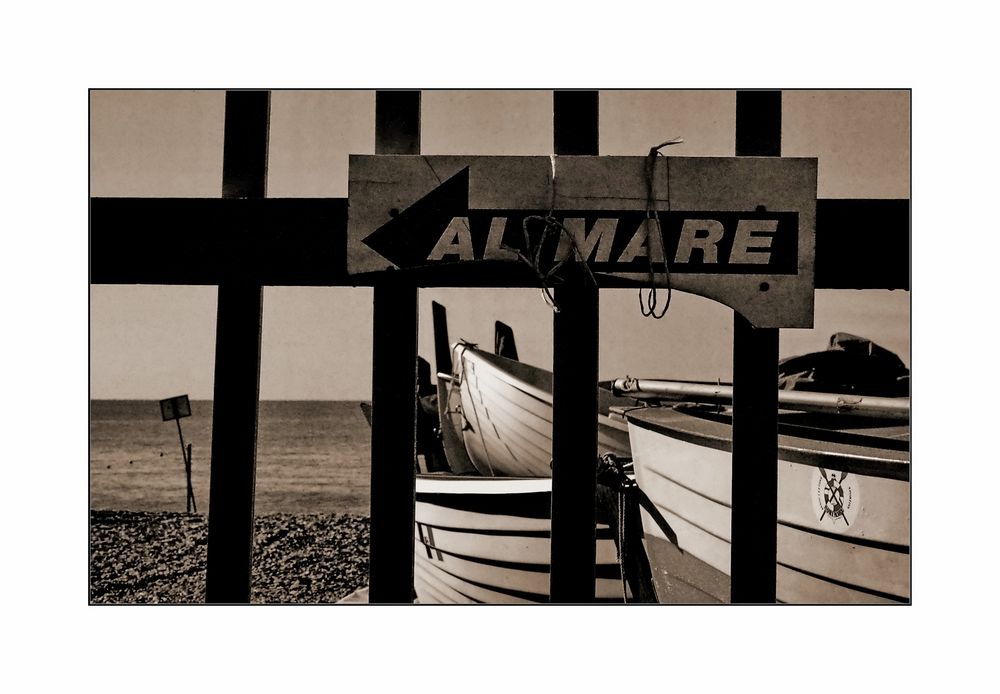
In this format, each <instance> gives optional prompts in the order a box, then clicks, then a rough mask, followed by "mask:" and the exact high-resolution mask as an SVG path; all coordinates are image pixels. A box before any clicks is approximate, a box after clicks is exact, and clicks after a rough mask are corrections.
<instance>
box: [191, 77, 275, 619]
mask: <svg viewBox="0 0 1000 694" xmlns="http://www.w3.org/2000/svg"><path fill="white" fill-rule="evenodd" d="M269 110H270V94H269V93H268V92H227V93H226V121H225V142H224V150H223V165H222V196H223V197H224V198H263V197H264V194H265V181H266V176H267V134H268V120H269ZM261 306H262V296H261V286H260V285H259V284H258V283H257V282H256V280H255V279H253V278H246V277H242V276H240V269H239V268H233V269H232V274H231V276H229V277H227V278H225V279H223V280H222V281H221V282H220V283H219V299H218V316H217V320H216V332H215V393H214V396H213V397H214V400H213V409H212V463H211V466H212V467H211V486H210V489H209V504H208V505H209V516H208V568H207V571H206V586H205V599H206V601H207V602H210V603H248V602H250V573H251V562H252V557H253V496H254V475H255V467H256V455H257V400H258V395H259V390H258V389H259V384H260V335H261Z"/></svg>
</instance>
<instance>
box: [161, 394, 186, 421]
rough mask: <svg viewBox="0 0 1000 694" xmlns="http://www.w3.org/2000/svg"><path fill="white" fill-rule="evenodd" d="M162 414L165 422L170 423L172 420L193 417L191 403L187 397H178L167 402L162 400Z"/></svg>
mask: <svg viewBox="0 0 1000 694" xmlns="http://www.w3.org/2000/svg"><path fill="white" fill-rule="evenodd" d="M160 414H161V415H163V421H164V422H169V421H170V420H171V419H181V418H182V417H190V416H191V402H190V401H189V400H188V396H187V395H178V396H176V397H173V398H167V399H166V400H160Z"/></svg>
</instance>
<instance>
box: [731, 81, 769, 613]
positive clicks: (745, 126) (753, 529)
mask: <svg viewBox="0 0 1000 694" xmlns="http://www.w3.org/2000/svg"><path fill="white" fill-rule="evenodd" d="M736 156H765V157H780V156H781V92H769V91H752V92H737V94H736ZM733 315H734V322H733V488H732V500H733V512H732V550H731V574H730V575H731V578H732V584H731V586H730V600H731V601H732V602H734V603H748V602H755V603H764V602H774V601H775V560H776V557H777V522H778V385H777V384H778V330H777V329H776V328H764V329H761V328H755V327H753V326H752V325H751V324H750V322H749V321H748V320H747V319H746V318H744V317H743V316H741V315H740V314H738V313H734V314H733Z"/></svg>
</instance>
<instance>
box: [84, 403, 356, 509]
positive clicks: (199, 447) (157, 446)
mask: <svg viewBox="0 0 1000 694" xmlns="http://www.w3.org/2000/svg"><path fill="white" fill-rule="evenodd" d="M158 402H159V401H158V400H156V399H145V398H114V399H112V398H91V399H90V403H91V407H90V437H89V443H90V446H89V458H90V460H89V466H90V474H89V492H90V493H89V500H90V502H89V506H90V509H91V510H128V511H185V510H186V498H187V492H186V489H187V487H186V477H185V471H184V459H183V457H182V449H181V445H180V439H179V437H178V430H177V425H176V423H175V422H173V421H167V422H165V421H163V419H162V416H161V414H160V409H159V406H158ZM361 402H365V401H363V400H314V399H303V400H261V401H260V405H261V406H260V408H259V417H258V432H257V467H256V481H255V499H254V506H255V510H256V511H257V512H258V513H261V514H266V513H356V514H362V515H367V514H368V510H369V495H370V488H371V485H370V474H371V463H370V461H371V444H370V429H369V427H368V424H367V422H366V421H365V418H364V415H363V414H362V412H361V408H360V407H359V403H361ZM191 410H192V414H191V416H190V417H185V418H183V419H181V420H179V421H180V425H181V432H182V435H183V438H184V443H185V445H187V444H190V445H191V447H192V486H193V488H194V496H195V502H196V506H197V509H198V510H199V511H201V512H205V511H207V510H208V498H209V482H210V465H209V460H210V458H211V441H212V410H213V400H210V399H192V400H191Z"/></svg>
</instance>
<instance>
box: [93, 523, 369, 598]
mask: <svg viewBox="0 0 1000 694" xmlns="http://www.w3.org/2000/svg"><path fill="white" fill-rule="evenodd" d="M368 546H369V519H368V517H367V516H363V515H358V514H348V513H330V514H292V513H273V514H262V515H258V516H257V517H256V518H255V519H254V551H253V572H252V576H251V587H250V602H251V603H254V604H329V603H335V602H337V601H338V600H340V599H342V598H344V597H346V596H348V595H350V594H351V593H353V592H355V591H357V590H358V589H360V588H363V587H364V586H366V585H367V583H368ZM207 547H208V519H207V516H205V515H203V514H187V513H177V512H148V511H117V510H92V511H91V513H90V604H92V605H107V604H132V605H136V604H175V605H176V604H200V603H204V601H205V568H206V562H207Z"/></svg>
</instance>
